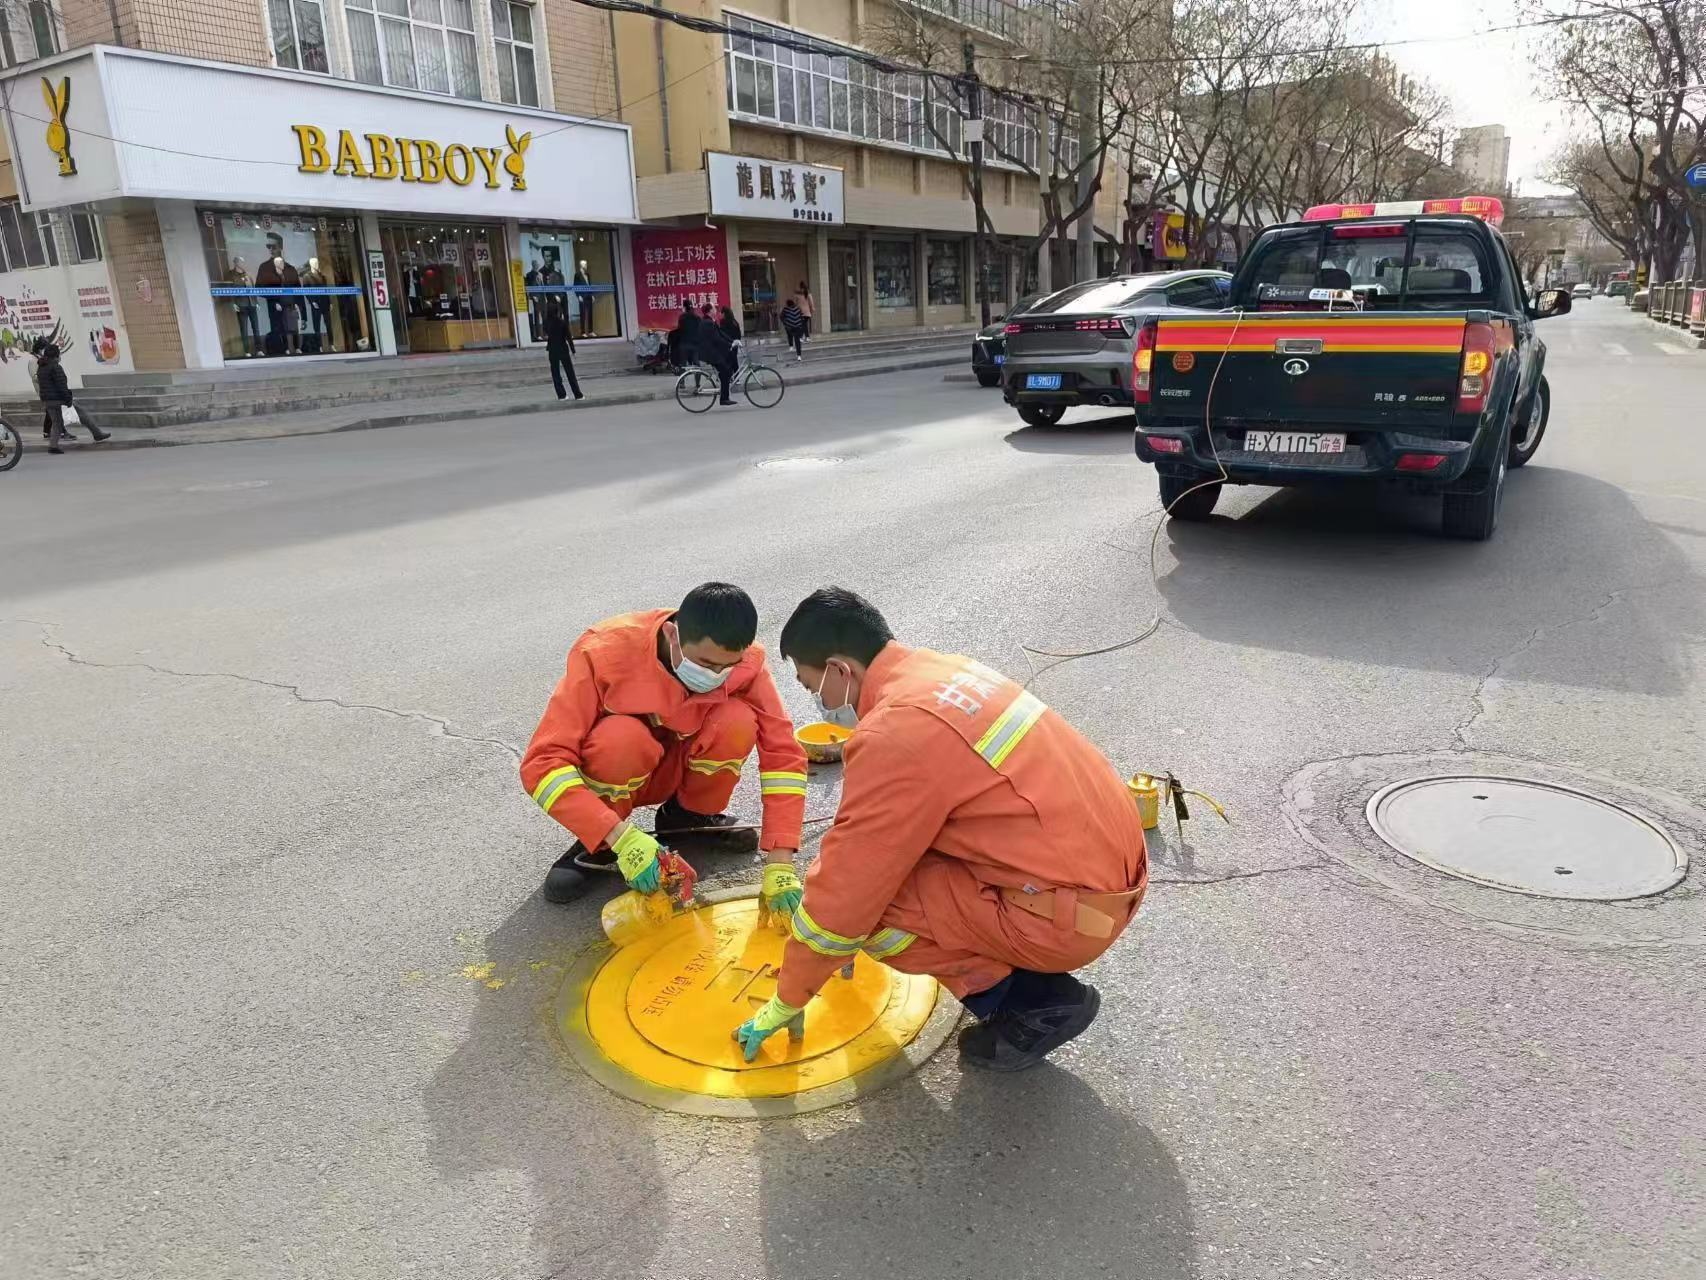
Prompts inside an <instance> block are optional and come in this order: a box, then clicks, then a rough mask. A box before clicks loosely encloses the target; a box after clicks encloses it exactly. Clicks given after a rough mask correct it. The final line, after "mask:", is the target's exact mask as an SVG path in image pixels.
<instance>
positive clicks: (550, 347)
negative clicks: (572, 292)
mask: <svg viewBox="0 0 1706 1280" xmlns="http://www.w3.org/2000/svg"><path fill="white" fill-rule="evenodd" d="M574 352H575V338H574V335H573V334H572V333H570V332H569V322H568V320H567V318H565V317H564V315H563V304H562V302H561V300H559V299H557V298H552V299H551V303H550V305H549V306H548V307H546V309H545V354H546V355H547V356H548V357H549V358H550V361H551V385H552V386H554V387H556V388H557V399H559V400H567V399H568V398H569V397H568V392H566V391H564V390H563V375H564V374H565V373H566V374H568V375H569V390H570V391H573V392H574V393H575V399H576V400H585V399H586V397H585V396H584V395H582V394H581V384H580V382H579V381H578V380H577V379H576V378H575V360H574Z"/></svg>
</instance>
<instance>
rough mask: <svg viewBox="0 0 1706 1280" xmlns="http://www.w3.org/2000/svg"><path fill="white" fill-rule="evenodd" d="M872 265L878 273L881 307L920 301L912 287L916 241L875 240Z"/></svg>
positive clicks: (892, 307) (894, 308)
mask: <svg viewBox="0 0 1706 1280" xmlns="http://www.w3.org/2000/svg"><path fill="white" fill-rule="evenodd" d="M871 269H872V272H873V274H874V275H875V276H876V286H877V307H878V308H879V309H880V310H898V309H900V308H902V307H911V306H915V305H917V304H916V301H915V296H914V293H913V287H912V241H910V240H873V241H872V242H871Z"/></svg>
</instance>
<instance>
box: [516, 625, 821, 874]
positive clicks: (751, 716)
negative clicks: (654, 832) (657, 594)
mask: <svg viewBox="0 0 1706 1280" xmlns="http://www.w3.org/2000/svg"><path fill="white" fill-rule="evenodd" d="M674 614H675V611H674V610H673V609H649V610H647V611H645V612H643V613H625V614H622V615H621V616H619V617H615V618H608V619H606V620H605V621H603V622H600V623H597V624H595V625H594V626H593V627H591V628H590V629H589V630H588V631H587V632H586V633H585V634H584V635H582V636H581V638H580V639H579V640H577V641H575V645H574V648H572V649H570V650H569V660H568V669H567V670H566V671H565V672H564V673H563V678H562V679H561V680H560V681H558V682H557V688H556V690H555V691H554V692H553V693H552V694H551V701H550V702H549V703H548V704H546V707H545V715H544V717H543V718H542V719H541V720H540V721H539V728H538V729H537V730H536V731H535V732H534V734H533V741H531V742H529V743H528V744H527V751H526V753H525V754H524V755H523V756H522V758H521V785H522V786H523V787H525V788H526V789H527V793H528V794H529V795H530V796H532V797H533V801H534V803H535V804H537V805H538V806H539V807H540V808H541V809H543V810H544V811H545V812H546V813H548V814H550V815H551V816H552V817H553V818H555V819H556V820H557V821H558V822H560V823H562V824H563V825H564V826H565V827H567V828H568V829H569V830H570V831H572V832H573V833H574V834H575V836H576V837H577V838H578V839H579V840H580V842H581V843H582V844H583V845H585V846H586V847H587V848H588V849H596V848H598V847H599V845H601V844H603V843H604V840H605V838H606V837H607V836H609V834H610V830H611V828H612V827H614V826H615V825H616V824H617V823H618V822H620V821H621V820H622V819H624V818H626V817H627V816H628V815H629V814H630V813H632V812H633V810H634V808H635V807H636V806H637V805H648V804H662V803H663V802H664V801H665V800H668V799H670V798H671V797H674V799H675V800H676V802H677V803H678V804H680V805H681V807H682V808H684V809H687V810H690V811H691V812H693V813H703V814H713V813H721V812H722V811H723V809H724V808H725V807H726V806H727V805H728V803H729V796H730V795H731V794H732V793H733V792H734V789H735V783H737V782H739V781H740V771H741V765H742V763H743V762H744V761H745V760H746V758H747V756H749V755H751V754H752V748H753V745H754V744H755V743H756V744H757V747H758V768H759V790H760V792H761V793H762V798H763V804H764V825H763V830H762V831H761V833H760V836H759V847H760V848H762V849H766V850H768V849H797V848H799V847H800V826H801V823H802V821H803V819H804V817H805V808H806V756H805V752H804V751H802V750H801V749H800V745H799V743H797V742H796V741H794V726H793V722H792V721H791V720H789V719H788V716H787V713H786V712H785V711H783V709H782V699H781V696H780V695H779V694H778V693H777V692H776V682H775V681H774V680H772V679H771V678H770V672H769V669H768V668H766V667H765V665H764V650H763V649H762V648H761V647H760V646H758V645H756V644H755V645H751V646H749V647H748V648H747V651H746V652H745V653H744V654H742V655H741V660H740V661H739V662H738V663H736V664H735V666H734V667H733V669H732V670H730V672H729V677H728V679H727V680H725V681H724V682H723V683H722V685H721V686H719V687H718V688H716V689H713V690H711V692H710V693H689V692H688V691H687V688H686V686H684V685H683V684H682V683H681V682H680V681H679V680H677V679H676V678H675V675H674V673H673V672H671V671H670V670H669V669H668V668H667V667H665V666H664V665H663V663H662V662H661V661H660V660H659V658H658V631H659V628H660V627H661V626H662V625H663V623H664V622H666V621H667V620H669V619H670V618H672V617H673V616H674Z"/></svg>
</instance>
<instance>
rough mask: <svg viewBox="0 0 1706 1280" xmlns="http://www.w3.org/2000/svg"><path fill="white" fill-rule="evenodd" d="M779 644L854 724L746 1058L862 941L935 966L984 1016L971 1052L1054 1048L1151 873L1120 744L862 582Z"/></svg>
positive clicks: (1089, 1007) (982, 1059) (787, 630)
mask: <svg viewBox="0 0 1706 1280" xmlns="http://www.w3.org/2000/svg"><path fill="white" fill-rule="evenodd" d="M782 655H783V656H784V657H786V658H791V659H792V660H793V662H794V667H795V671H796V673H797V675H798V678H799V681H800V683H801V684H802V685H804V686H805V687H806V688H807V689H809V690H811V691H812V692H813V693H814V694H815V695H816V696H817V699H818V705H819V708H820V710H821V712H822V714H823V716H824V718H825V719H827V720H830V721H832V722H834V723H837V724H842V725H846V726H849V727H851V726H852V725H853V724H854V723H855V722H857V724H858V732H856V733H855V734H854V735H853V736H852V738H851V739H850V740H849V741H848V743H847V746H846V750H845V760H846V767H845V776H844V778H843V781H842V792H841V807H840V809H839V811H838V812H837V813H836V815H835V825H834V826H833V827H832V828H831V829H830V831H829V833H828V835H826V836H825V837H824V841H823V848H822V851H821V852H820V853H819V854H818V857H817V861H816V862H815V863H814V864H813V865H812V867H811V869H810V870H809V871H808V872H807V873H806V878H805V898H804V901H803V902H802V904H801V905H800V907H799V909H798V910H796V911H795V912H794V914H793V918H792V919H793V926H792V936H791V938H790V939H789V942H788V945H787V948H786V950H785V951H784V953H783V958H782V969H781V973H780V975H779V976H778V978H777V984H776V994H775V996H774V997H773V998H772V999H771V1000H770V1001H769V1002H768V1003H767V1004H765V1005H764V1007H763V1008H761V1009H760V1010H759V1011H758V1013H757V1014H756V1015H755V1016H754V1017H752V1018H751V1019H749V1020H748V1021H746V1022H745V1023H742V1024H741V1026H740V1027H739V1028H737V1030H736V1031H735V1038H736V1039H737V1040H739V1041H740V1042H741V1045H742V1048H743V1049H744V1050H745V1054H746V1057H747V1060H748V1061H751V1060H752V1059H753V1058H755V1057H756V1056H757V1053H758V1050H759V1048H760V1046H761V1045H762V1044H763V1043H764V1040H765V1039H766V1038H767V1037H768V1036H770V1035H773V1034H774V1033H775V1032H776V1031H777V1030H779V1029H780V1028H782V1027H788V1028H789V1030H790V1033H791V1034H793V1033H798V1032H799V1031H800V1030H802V1028H803V1022H802V1019H803V1017H804V1012H803V1011H804V1009H805V1006H806V1003H807V1001H809V1000H810V999H811V997H812V996H813V995H814V994H816V992H817V990H818V988H819V987H821V986H822V985H823V983H824V981H825V980H826V979H827V978H828V977H829V975H830V974H832V973H834V972H835V971H836V970H837V969H840V968H841V967H842V966H844V965H846V964H847V962H848V961H849V960H851V959H852V958H853V957H854V955H855V953H857V952H859V951H864V952H865V953H866V954H867V955H870V956H872V957H874V958H876V959H878V960H882V961H884V962H885V963H887V964H889V965H890V966H892V967H894V968H896V969H899V970H901V971H902V972H903V973H927V974H930V975H932V976H934V977H935V978H937V979H938V980H939V981H940V982H941V983H942V984H943V985H944V986H946V987H947V988H948V989H949V990H950V991H952V992H953V993H954V994H955V995H956V996H958V997H959V998H960V1001H961V1002H962V1003H963V1004H964V1005H965V1006H966V1008H967V1009H969V1010H970V1011H971V1012H972V1014H973V1015H975V1016H976V1017H977V1019H978V1023H977V1025H975V1026H971V1027H967V1028H966V1029H965V1030H964V1031H962V1032H961V1033H960V1040H959V1047H960V1059H961V1061H962V1062H965V1063H967V1064H969V1065H971V1066H975V1067H982V1068H987V1069H990V1070H994V1071H1018V1070H1021V1069H1023V1068H1025V1067H1029V1066H1033V1065H1035V1064H1036V1063H1038V1062H1040V1061H1042V1059H1043V1057H1044V1055H1046V1054H1048V1053H1050V1052H1052V1051H1053V1050H1055V1049H1057V1048H1059V1047H1060V1046H1061V1045H1063V1044H1065V1043H1066V1042H1067V1041H1068V1040H1070V1039H1072V1038H1073V1037H1074V1036H1076V1035H1078V1034H1080V1033H1081V1032H1082V1031H1083V1030H1084V1029H1085V1028H1086V1027H1088V1026H1089V1025H1090V1023H1091V1021H1092V1020H1094V1018H1095V1016H1096V1010H1097V1008H1098V1006H1099V1004H1100V998H1099V996H1098V995H1097V993H1096V989H1095V988H1094V987H1090V986H1087V985H1085V984H1084V983H1082V982H1080V981H1078V980H1077V979H1076V978H1074V977H1073V976H1072V974H1071V972H1070V971H1071V970H1073V969H1078V968H1082V967H1083V966H1084V965H1086V964H1089V963H1090V962H1091V961H1092V960H1094V959H1095V958H1096V957H1097V956H1099V955H1101V954H1102V953H1103V952H1104V951H1106V950H1107V949H1108V947H1109V946H1111V945H1112V944H1113V941H1114V939H1115V938H1117V937H1119V935H1120V933H1121V931H1122V930H1124V929H1125V927H1126V925H1127V924H1129V923H1130V922H1131V919H1132V917H1133V916H1134V915H1135V914H1136V912H1137V908H1138V904H1139V903H1140V902H1141V901H1142V900H1143V893H1144V889H1145V887H1146V886H1147V884H1148V879H1149V866H1148V858H1147V856H1146V855H1145V852H1144V845H1143V828H1142V825H1141V823H1140V822H1139V819H1138V812H1137V806H1136V805H1135V804H1134V803H1133V802H1132V799H1131V796H1130V795H1129V793H1128V792H1127V790H1126V787H1125V783H1124V782H1123V781H1122V780H1121V779H1120V777H1119V776H1118V775H1117V774H1115V772H1114V770H1113V767H1112V766H1111V765H1110V764H1109V763H1108V761H1107V759H1106V758H1105V757H1104V756H1103V755H1102V754H1101V752H1099V751H1097V750H1096V748H1095V747H1093V746H1091V745H1090V743H1089V742H1088V741H1086V740H1085V739H1084V737H1083V736H1082V735H1080V734H1079V733H1078V732H1077V730H1075V729H1073V728H1072V727H1071V726H1070V725H1068V724H1067V723H1066V721H1064V720H1063V719H1061V718H1060V716H1058V715H1057V714H1055V712H1053V711H1051V710H1049V709H1048V707H1046V706H1044V705H1043V703H1042V702H1041V701H1039V700H1038V699H1037V697H1036V696H1035V695H1034V694H1031V693H1028V692H1026V691H1025V690H1024V689H1021V688H1020V687H1019V686H1018V685H1017V684H1015V683H1013V682H1012V681H1011V680H1008V679H1007V678H1006V677H1004V676H1001V675H999V674H997V673H996V672H994V671H992V670H990V669H989V668H988V667H985V666H984V665H982V664H981V663H979V662H975V661H973V660H972V659H970V658H960V657H952V656H949V655H946V654H940V653H933V652H931V651H930V650H928V649H909V648H907V647H906V646H905V645H902V644H900V643H898V642H897V641H896V640H895V639H894V637H893V636H892V635H891V633H890V632H889V628H888V624H887V623H886V622H885V621H883V616H882V614H880V613H878V612H877V610H876V609H875V608H873V607H872V606H871V605H870V604H868V603H867V602H866V601H864V600H862V599H860V598H859V597H858V596H856V595H854V594H853V593H852V592H851V591H846V590H843V589H841V588H839V587H828V588H825V589H823V590H821V591H817V592H814V593H813V594H812V595H810V596H808V597H807V598H806V599H805V600H804V601H803V602H802V603H801V604H800V606H799V608H797V609H796V610H794V615H793V617H791V618H790V619H788V624H787V625H786V626H785V627H783V628H782Z"/></svg>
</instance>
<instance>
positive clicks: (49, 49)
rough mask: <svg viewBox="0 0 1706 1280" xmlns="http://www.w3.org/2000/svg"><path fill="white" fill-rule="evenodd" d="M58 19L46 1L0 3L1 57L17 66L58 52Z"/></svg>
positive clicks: (32, 0)
mask: <svg viewBox="0 0 1706 1280" xmlns="http://www.w3.org/2000/svg"><path fill="white" fill-rule="evenodd" d="M59 45H60V40H59V21H58V18H57V17H56V16H55V14H54V12H53V6H52V5H51V4H49V3H47V0H28V2H27V3H25V4H18V3H17V2H16V0H7V2H6V3H4V4H0V57H3V58H4V62H5V65H6V66H8V67H10V66H15V65H16V64H18V63H20V62H29V61H31V60H32V59H34V58H45V57H47V55H48V54H50V53H58V52H59Z"/></svg>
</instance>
